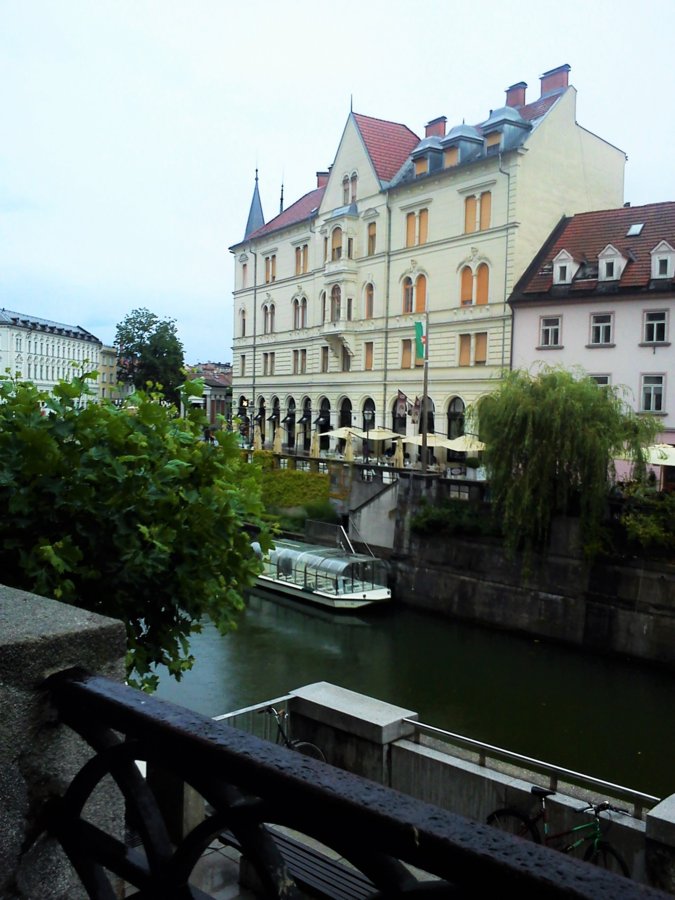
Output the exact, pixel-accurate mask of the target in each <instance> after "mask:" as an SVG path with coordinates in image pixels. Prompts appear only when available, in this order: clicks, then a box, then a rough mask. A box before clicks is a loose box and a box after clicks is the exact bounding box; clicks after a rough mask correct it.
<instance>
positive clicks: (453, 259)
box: [230, 66, 625, 450]
mask: <svg viewBox="0 0 675 900" xmlns="http://www.w3.org/2000/svg"><path fill="white" fill-rule="evenodd" d="M568 73H569V66H561V67H559V68H557V69H554V70H551V71H550V72H547V73H545V74H544V75H543V76H542V77H541V91H540V96H539V97H538V98H537V99H535V100H534V101H531V102H527V101H526V88H527V85H526V84H525V83H524V82H519V83H518V84H515V85H512V86H511V87H510V88H508V90H507V91H506V104H505V105H504V106H502V107H501V108H499V109H495V110H493V111H491V113H490V115H489V116H488V117H487V119H485V120H484V121H483V122H482V123H480V124H478V125H475V126H470V125H465V124H461V125H456V126H455V127H452V128H450V129H447V128H446V125H447V121H446V119H445V117H439V118H436V119H434V120H432V121H431V122H429V123H428V124H427V126H426V130H425V137H424V138H422V139H420V138H419V137H418V136H417V135H416V134H415V133H414V132H413V131H411V130H410V129H409V128H408V127H406V126H405V125H401V124H398V123H393V122H388V121H384V120H381V119H376V118H371V117H368V116H364V115H360V114H357V113H353V112H352V113H350V115H349V117H348V119H347V123H346V125H345V129H344V132H343V135H342V138H341V141H340V144H339V146H338V149H337V153H336V156H335V160H334V162H333V164H332V166H331V167H330V169H329V170H328V171H327V172H320V173H318V175H317V186H316V188H315V189H314V190H312V191H310V192H309V193H308V194H306V195H305V196H304V197H302V198H300V200H298V201H297V202H296V203H294V204H293V205H291V206H290V207H288V208H287V209H285V210H283V211H282V212H281V213H280V214H279V215H278V216H276V217H275V218H274V219H272V220H271V221H270V222H267V223H264V219H263V216H262V209H261V207H260V200H259V195H258V187H257V175H256V187H255V192H254V197H253V202H252V205H251V211H250V215H249V220H248V223H247V227H246V234H245V237H244V240H243V241H241V242H239V243H237V244H235V245H234V246H232V247H231V248H230V250H231V252H232V253H233V254H234V256H235V290H234V318H235V322H234V346H233V354H234V355H233V403H234V407H235V411H237V410H238V412H239V415H240V416H242V418H243V419H244V420H246V419H247V420H248V421H249V422H250V421H251V420H253V421H255V422H256V423H258V424H259V425H260V427H261V430H262V432H263V437H264V439H265V441H266V443H267V444H268V445H269V444H271V442H272V440H273V437H274V432H275V431H276V429H277V428H282V429H283V443H284V444H285V445H286V446H287V447H288V448H289V449H291V450H292V449H298V450H302V449H305V450H307V449H308V448H309V446H310V441H311V433H312V429H313V428H317V429H318V430H319V431H320V432H325V431H328V430H330V429H334V428H336V427H340V426H344V425H357V426H359V427H362V428H364V429H367V428H368V427H373V426H383V427H386V428H388V429H392V430H393V431H395V432H397V433H400V434H408V435H410V434H415V433H417V432H418V431H419V430H421V428H422V427H423V424H424V423H423V422H421V416H420V415H419V414H418V413H419V410H420V408H424V405H423V404H422V403H421V402H420V401H421V398H422V397H423V395H424V384H425V381H426V384H427V391H426V397H427V401H426V409H427V421H426V428H427V431H434V432H436V433H439V434H443V435H447V436H451V437H454V436H456V435H458V434H461V433H462V432H463V430H464V424H465V422H464V416H465V413H466V410H467V408H468V407H469V406H470V405H471V404H472V403H473V402H474V401H475V400H476V399H477V398H478V397H479V396H480V395H481V394H482V393H484V392H486V391H489V390H490V389H491V388H492V387H493V385H494V383H495V380H496V379H498V378H499V376H500V373H501V371H502V370H503V369H504V368H505V367H508V366H509V365H510V351H511V309H510V307H509V305H508V303H507V298H508V297H509V295H510V293H511V291H512V289H513V286H514V284H515V282H516V280H517V279H518V278H519V277H520V275H521V274H522V273H523V271H524V270H525V269H526V267H527V266H528V264H529V263H530V261H531V260H532V258H533V256H534V255H535V253H536V252H537V251H538V249H539V248H540V247H541V245H542V243H543V241H544V240H545V239H546V237H547V236H548V235H549V234H550V233H551V231H552V229H553V228H554V227H555V225H556V223H557V222H558V221H559V220H560V218H561V216H562V215H565V214H567V215H570V214H574V213H576V212H580V211H585V210H591V209H597V208H603V207H616V206H618V205H620V204H621V203H622V202H623V173H624V164H625V154H624V153H623V152H621V151H620V150H618V149H617V148H616V147H613V146H612V145H611V144H608V143H607V142H606V141H604V140H602V139H600V138H599V137H597V136H595V135H594V134H592V133H591V132H589V131H587V130H586V129H584V128H582V127H581V126H579V125H578V124H577V122H576V91H575V89H574V88H573V87H572V86H571V85H569V83H568ZM425 355H426V376H425ZM415 401H417V402H415ZM327 445H328V441H327V439H322V446H323V447H327Z"/></svg>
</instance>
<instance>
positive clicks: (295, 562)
mask: <svg viewBox="0 0 675 900" xmlns="http://www.w3.org/2000/svg"><path fill="white" fill-rule="evenodd" d="M265 568H266V569H267V574H269V575H272V576H273V577H276V578H287V579H290V580H292V581H294V582H295V583H296V584H299V585H305V584H306V583H307V582H308V581H310V580H311V582H312V585H313V586H314V584H315V583H316V579H317V578H318V579H319V583H318V584H316V587H323V588H324V589H325V588H328V585H329V584H331V585H332V586H333V590H337V591H340V590H343V591H344V590H350V589H352V590H353V589H357V590H364V589H367V588H374V587H381V586H385V585H386V584H387V581H388V577H387V576H388V569H387V564H386V562H384V560H381V559H376V558H375V557H372V556H366V555H365V554H348V553H345V552H344V551H343V550H341V549H339V548H335V549H332V548H327V547H317V546H315V545H313V544H304V543H302V542H300V541H292V542H291V541H283V542H281V541H280V542H278V543H277V546H276V547H275V548H274V549H272V550H271V551H270V555H269V564H268V566H266V567H265ZM357 583H358V587H357ZM352 586H353V587H352Z"/></svg>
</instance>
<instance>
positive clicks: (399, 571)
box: [390, 483, 675, 668]
mask: <svg viewBox="0 0 675 900" xmlns="http://www.w3.org/2000/svg"><path fill="white" fill-rule="evenodd" d="M421 489H422V490H423V489H426V488H425V487H424V486H421V487H420V486H418V485H415V484H414V483H411V485H410V493H409V494H408V496H407V497H402V498H401V501H402V502H400V503H399V513H398V520H397V529H396V541H395V547H394V551H393V554H392V557H391V561H390V562H391V567H392V581H393V593H394V597H395V598H396V599H397V601H398V602H401V603H405V604H407V605H409V606H415V607H417V608H419V609H425V610H430V611H433V612H437V613H440V614H443V615H446V616H449V617H453V618H457V619H462V620H465V621H470V622H474V623H477V624H481V625H487V626H491V627H496V628H504V629H507V630H510V631H515V632H521V633H524V634H530V635H533V636H536V637H540V638H548V639H550V640H557V641H561V642H564V643H567V644H572V645H574V646H577V647H585V648H589V649H593V650H596V651H601V652H607V653H616V654H622V655H627V656H632V657H635V658H638V659H643V660H645V661H649V662H653V663H658V664H660V665H665V666H667V667H669V668H675V651H674V650H673V648H674V647H675V565H668V564H661V565H659V564H658V563H652V562H647V561H639V560H632V561H626V562H623V561H622V562H606V561H603V562H595V563H593V564H592V565H589V564H588V563H587V562H586V561H585V560H584V559H583V558H581V556H580V554H578V553H577V552H575V541H574V534H573V529H571V528H570V523H573V521H574V520H561V521H560V522H559V523H557V525H558V527H557V528H556V531H555V533H554V537H553V541H552V547H551V552H550V554H549V556H547V557H546V558H545V559H536V560H535V561H534V563H533V565H532V572H531V573H530V574H528V575H526V574H524V572H523V569H522V564H521V562H520V561H518V560H516V561H511V560H509V559H507V558H506V556H505V554H504V552H503V548H502V545H501V542H499V541H497V540H489V539H478V538H476V539H471V538H461V537H457V536H447V537H444V536H429V535H424V536H419V535H415V534H414V533H412V532H411V530H410V518H411V516H412V514H413V513H414V510H415V509H416V508H417V505H416V504H417V502H418V501H419V497H418V496H417V495H418V493H419V491H420V490H421ZM399 496H400V494H399ZM406 501H407V502H406Z"/></svg>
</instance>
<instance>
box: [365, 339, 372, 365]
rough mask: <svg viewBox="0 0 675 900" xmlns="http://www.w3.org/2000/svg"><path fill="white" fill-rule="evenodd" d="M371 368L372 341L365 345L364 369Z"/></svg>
mask: <svg viewBox="0 0 675 900" xmlns="http://www.w3.org/2000/svg"><path fill="white" fill-rule="evenodd" d="M372 368H373V344H372V341H368V342H367V343H366V369H368V370H370V369H372Z"/></svg>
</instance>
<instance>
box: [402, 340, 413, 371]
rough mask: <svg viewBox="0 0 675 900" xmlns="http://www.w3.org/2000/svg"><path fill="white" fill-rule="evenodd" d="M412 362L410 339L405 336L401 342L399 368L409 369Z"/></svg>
mask: <svg viewBox="0 0 675 900" xmlns="http://www.w3.org/2000/svg"><path fill="white" fill-rule="evenodd" d="M411 363H412V341H411V340H408V339H407V338H406V339H405V340H404V341H402V342H401V368H402V369H409V368H410V367H411Z"/></svg>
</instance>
